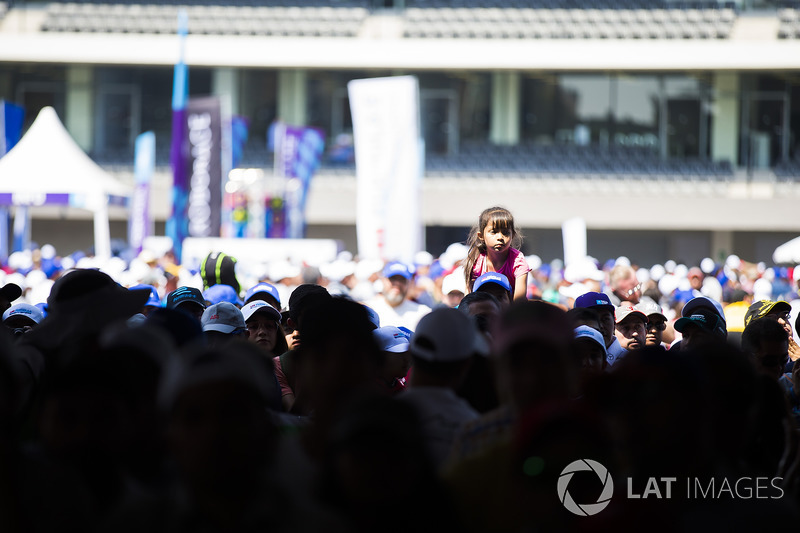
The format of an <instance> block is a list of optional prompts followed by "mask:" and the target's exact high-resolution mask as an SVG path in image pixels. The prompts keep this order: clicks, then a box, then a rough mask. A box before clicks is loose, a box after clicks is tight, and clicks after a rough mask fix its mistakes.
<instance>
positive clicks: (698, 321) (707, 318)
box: [675, 307, 726, 335]
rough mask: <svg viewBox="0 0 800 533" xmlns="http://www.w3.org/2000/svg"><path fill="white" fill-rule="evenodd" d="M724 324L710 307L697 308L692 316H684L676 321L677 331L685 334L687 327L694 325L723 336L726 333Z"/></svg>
mask: <svg viewBox="0 0 800 533" xmlns="http://www.w3.org/2000/svg"><path fill="white" fill-rule="evenodd" d="M724 323H725V322H724V320H723V319H722V318H721V317H720V316H719V315H718V314H717V313H715V312H714V311H712V310H711V309H709V308H708V307H697V308H695V309H694V310H693V311H692V314H691V315H689V316H683V317H681V318H679V319H678V320H676V321H675V329H676V330H677V331H679V332H681V333H683V332H684V331H686V328H687V327H689V326H690V325H694V326H698V327H699V328H701V329H703V330H705V331H707V332H709V333H716V334H718V335H722V334H723V333H726V330H725V327H724Z"/></svg>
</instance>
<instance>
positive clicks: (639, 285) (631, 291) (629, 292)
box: [625, 283, 642, 296]
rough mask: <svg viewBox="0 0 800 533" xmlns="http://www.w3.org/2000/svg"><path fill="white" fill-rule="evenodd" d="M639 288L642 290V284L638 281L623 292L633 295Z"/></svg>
mask: <svg viewBox="0 0 800 533" xmlns="http://www.w3.org/2000/svg"><path fill="white" fill-rule="evenodd" d="M641 290H642V284H641V283H639V284H638V285H636V286H635V287H634V288H632V289H630V290H629V291H627V292H626V293H625V294H626V295H628V296H633V295H634V294H636V293H637V292H640V291H641Z"/></svg>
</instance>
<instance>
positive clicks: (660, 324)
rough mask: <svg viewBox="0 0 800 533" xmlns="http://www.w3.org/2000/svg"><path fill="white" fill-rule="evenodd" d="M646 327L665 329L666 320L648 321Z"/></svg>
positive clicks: (657, 329)
mask: <svg viewBox="0 0 800 533" xmlns="http://www.w3.org/2000/svg"><path fill="white" fill-rule="evenodd" d="M647 329H648V330H650V329H654V330H656V331H664V330H665V329H667V323H666V322H649V323H648V324H647Z"/></svg>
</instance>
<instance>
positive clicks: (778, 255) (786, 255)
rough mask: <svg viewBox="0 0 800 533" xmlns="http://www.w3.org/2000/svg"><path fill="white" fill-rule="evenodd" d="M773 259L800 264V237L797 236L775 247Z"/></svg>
mask: <svg viewBox="0 0 800 533" xmlns="http://www.w3.org/2000/svg"><path fill="white" fill-rule="evenodd" d="M772 260H773V261H775V263H777V264H781V263H794V264H795V265H797V264H800V237H795V238H794V239H792V240H791V241H788V242H785V243H783V244H781V245H780V246H778V247H777V248H775V251H774V252H773V253H772Z"/></svg>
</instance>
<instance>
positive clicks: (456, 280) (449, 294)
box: [442, 269, 467, 307]
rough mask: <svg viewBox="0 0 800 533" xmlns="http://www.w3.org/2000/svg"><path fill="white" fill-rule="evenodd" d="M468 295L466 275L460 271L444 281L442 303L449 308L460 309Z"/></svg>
mask: <svg viewBox="0 0 800 533" xmlns="http://www.w3.org/2000/svg"><path fill="white" fill-rule="evenodd" d="M466 293H467V285H466V284H465V283H464V274H463V273H462V272H461V271H460V270H459V269H456V271H455V272H453V273H451V274H448V275H446V276H445V277H444V278H443V279H442V303H443V304H444V305H446V306H447V307H458V305H459V304H460V303H461V299H462V298H464V295H465V294H466Z"/></svg>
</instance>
